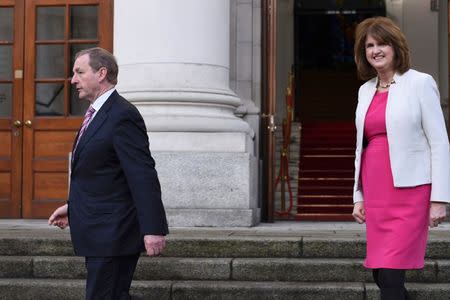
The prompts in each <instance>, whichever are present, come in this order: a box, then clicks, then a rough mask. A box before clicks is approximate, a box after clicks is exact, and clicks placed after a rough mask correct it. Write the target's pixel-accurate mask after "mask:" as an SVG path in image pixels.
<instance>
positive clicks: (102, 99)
mask: <svg viewBox="0 0 450 300" xmlns="http://www.w3.org/2000/svg"><path fill="white" fill-rule="evenodd" d="M115 90H116V88H114V87H113V88H112V89H110V90H107V91H106V92H104V93H103V94H102V95H101V96H100V97H98V98H97V99H95V101H94V103H92V107H93V108H94V109H95V112H98V111H99V110H100V108H102V106H103V104H105V102H106V100H108V98H109V96H111V94H112V93H113V92H114V91H115Z"/></svg>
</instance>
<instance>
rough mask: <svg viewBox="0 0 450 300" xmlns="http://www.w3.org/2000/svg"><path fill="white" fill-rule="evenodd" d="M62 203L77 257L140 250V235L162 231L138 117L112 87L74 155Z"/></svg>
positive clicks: (150, 161) (164, 229)
mask: <svg viewBox="0 0 450 300" xmlns="http://www.w3.org/2000/svg"><path fill="white" fill-rule="evenodd" d="M68 206H69V225H70V233H71V238H72V243H73V247H74V250H75V253H76V254H77V255H80V256H103V257H104V256H121V255H130V254H136V253H139V252H141V251H143V250H144V244H143V236H144V235H146V234H153V235H166V234H167V233H168V227H167V221H166V214H165V211H164V206H163V204H162V201H161V188H160V184H159V180H158V175H157V173H156V170H155V162H154V160H153V158H152V157H151V154H150V150H149V143H148V136H147V130H146V128H145V123H144V120H143V118H142V116H141V115H140V113H139V111H138V110H137V109H136V107H135V106H134V105H132V104H131V103H129V102H128V101H127V100H125V99H124V98H123V97H121V96H120V95H119V94H118V93H117V91H114V92H113V93H112V94H111V96H110V97H109V98H108V100H107V101H106V102H105V103H104V104H103V106H102V107H101V108H100V110H99V111H98V112H97V114H96V115H95V117H94V119H93V120H92V121H91V123H90V124H89V126H88V128H87V129H86V131H85V132H84V134H83V135H82V137H81V140H80V142H79V144H78V146H77V149H76V151H75V153H74V157H73V160H72V172H71V182H70V193H69V200H68Z"/></svg>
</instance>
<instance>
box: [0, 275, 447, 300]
mask: <svg viewBox="0 0 450 300" xmlns="http://www.w3.org/2000/svg"><path fill="white" fill-rule="evenodd" d="M406 286H407V288H408V290H409V292H410V294H411V295H412V296H413V297H414V299H416V300H448V299H450V298H449V295H450V285H449V284H448V283H445V284H440V283H438V284H430V283H407V284H406ZM130 293H131V295H132V296H133V297H135V298H134V299H158V300H189V299H193V300H194V299H195V300H200V299H201V300H213V299H214V300H216V299H222V300H266V299H267V300H268V299H283V300H291V299H292V300H294V299H295V300H376V299H379V295H378V289H377V288H376V286H375V285H374V284H366V283H363V282H358V283H355V282H340V283H334V282H320V283H311V282H276V281H273V282H242V281H241V282H239V281H134V282H133V284H132V287H131V291H130ZM0 295H1V299H8V300H54V299H65V300H83V299H84V281H83V280H68V279H67V280H61V279H58V280H55V279H37V280H36V279H0Z"/></svg>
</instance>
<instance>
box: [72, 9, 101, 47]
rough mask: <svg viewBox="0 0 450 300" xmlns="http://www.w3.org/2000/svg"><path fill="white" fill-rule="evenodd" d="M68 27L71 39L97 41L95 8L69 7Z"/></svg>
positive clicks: (96, 13) (96, 14)
mask: <svg viewBox="0 0 450 300" xmlns="http://www.w3.org/2000/svg"><path fill="white" fill-rule="evenodd" d="M70 25H71V30H72V34H71V36H72V38H73V39H97V36H98V32H97V31H98V12H97V6H71V7H70Z"/></svg>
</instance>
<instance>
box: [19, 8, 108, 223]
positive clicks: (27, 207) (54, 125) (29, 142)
mask: <svg viewBox="0 0 450 300" xmlns="http://www.w3.org/2000/svg"><path fill="white" fill-rule="evenodd" d="M23 1H24V2H25V7H24V14H25V18H24V23H25V28H24V34H26V35H27V36H26V40H25V42H24V43H25V44H24V54H25V57H24V62H25V66H26V69H27V70H26V72H25V74H24V84H26V85H27V86H28V89H27V90H26V91H25V90H24V91H23V104H22V105H23V118H22V119H23V122H28V123H29V125H28V126H24V127H23V144H22V149H23V150H22V153H23V154H22V156H23V165H22V197H21V206H22V209H21V214H22V217H23V218H43V217H45V216H46V215H47V214H48V213H49V212H51V211H53V210H54V209H55V208H56V207H58V206H60V205H62V204H64V202H65V201H67V198H66V197H64V199H63V198H62V197H61V198H60V199H58V200H57V201H56V200H53V199H52V201H47V200H46V199H44V200H39V201H35V197H36V195H35V185H36V183H35V180H34V176H35V172H39V171H40V172H47V171H49V170H50V169H52V170H57V171H59V172H63V173H67V174H68V172H69V167H68V166H69V163H68V154H69V153H67V158H66V159H65V160H64V161H63V160H61V159H57V160H51V159H50V160H48V161H44V160H36V159H35V148H34V147H35V141H36V139H37V138H36V132H45V131H47V132H50V131H54V130H62V131H65V132H73V137H74V138H75V135H76V132H77V131H78V129H79V127H80V124H81V122H82V120H83V116H70V115H68V111H69V108H68V100H67V99H69V98H68V97H69V94H70V85H71V83H70V81H71V77H72V76H71V73H72V71H71V70H69V69H70V65H66V69H65V74H66V75H67V77H66V76H64V78H65V81H64V88H65V94H64V96H65V99H66V100H65V108H64V116H58V117H47V116H36V115H35V98H36V90H35V82H36V78H35V68H36V48H35V47H36V7H38V6H49V7H51V6H65V10H66V15H67V14H68V12H69V8H70V6H71V5H92V4H96V5H98V7H99V9H98V12H99V14H98V16H99V21H98V22H99V23H98V26H99V28H98V32H99V36H98V37H97V39H98V44H99V46H100V47H103V48H105V49H107V50H108V51H111V52H112V48H113V34H112V32H113V22H114V17H113V12H114V9H113V7H114V1H113V0H23ZM65 22H66V23H65V37H64V39H63V41H64V43H65V44H67V43H69V44H75V43H77V41H78V40H77V39H72V38H70V37H69V22H70V21H69V18H67V17H66V20H65ZM107 32H110V34H104V33H107ZM39 42H44V43H47V42H48V41H39ZM59 42H60V41H58V43H59ZM78 42H79V41H78ZM83 42H86V41H83ZM64 55H65V58H66V59H68V58H69V57H70V55H69V52H68V48H67V46H65V53H64ZM44 80H45V79H44ZM52 80H53V79H51V81H50V82H52ZM42 82H45V81H42ZM25 125H26V123H25ZM69 151H70V150H69ZM69 151H68V152H69ZM67 189H69V186H67ZM65 194H66V195H67V193H65ZM38 206H39V209H42V211H45V212H38Z"/></svg>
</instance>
